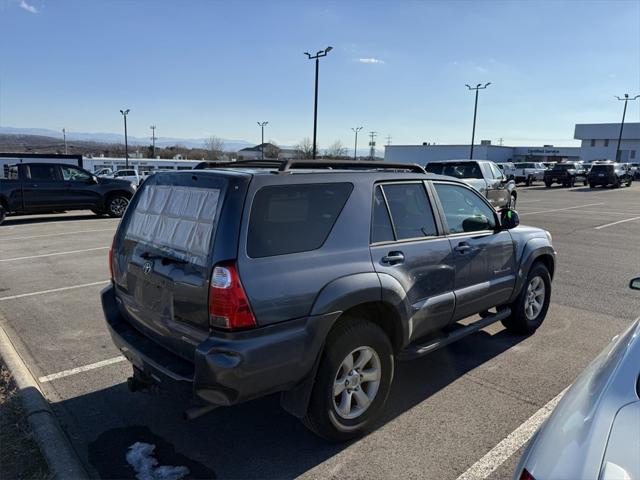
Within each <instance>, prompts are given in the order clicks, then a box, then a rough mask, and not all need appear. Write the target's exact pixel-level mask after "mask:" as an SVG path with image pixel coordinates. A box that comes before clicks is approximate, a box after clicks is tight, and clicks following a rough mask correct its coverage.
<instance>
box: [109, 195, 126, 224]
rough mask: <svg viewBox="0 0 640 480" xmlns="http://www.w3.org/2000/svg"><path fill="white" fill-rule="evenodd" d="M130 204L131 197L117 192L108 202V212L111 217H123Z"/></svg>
mask: <svg viewBox="0 0 640 480" xmlns="http://www.w3.org/2000/svg"><path fill="white" fill-rule="evenodd" d="M128 206H129V198H128V197H126V196H124V195H121V194H117V195H114V196H113V197H111V198H110V199H109V202H108V203H107V213H108V214H109V216H110V217H115V218H117V217H121V216H122V215H124V212H125V210H126V209H127V207H128Z"/></svg>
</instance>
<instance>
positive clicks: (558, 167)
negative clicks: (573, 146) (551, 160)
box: [553, 163, 576, 172]
mask: <svg viewBox="0 0 640 480" xmlns="http://www.w3.org/2000/svg"><path fill="white" fill-rule="evenodd" d="M572 168H574V169H575V168H576V166H575V165H574V164H573V163H563V164H557V165H555V166H554V167H553V169H554V170H555V171H556V172H564V171H566V170H570V169H572Z"/></svg>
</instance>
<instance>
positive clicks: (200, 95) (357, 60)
mask: <svg viewBox="0 0 640 480" xmlns="http://www.w3.org/2000/svg"><path fill="white" fill-rule="evenodd" d="M0 32H1V33H0V125H1V126H12V127H43V128H52V129H58V130H59V129H61V128H62V127H66V128H67V129H68V130H70V131H73V130H75V131H83V132H119V131H120V130H121V124H122V120H121V116H120V113H119V112H118V110H119V109H120V108H123V107H126V108H130V109H131V113H130V115H129V131H130V133H131V134H132V135H136V136H147V135H148V134H149V133H150V130H149V125H151V124H156V125H157V126H158V129H157V134H158V135H160V136H175V137H201V136H206V135H211V134H214V135H217V136H220V137H223V138H230V139H246V140H249V141H259V138H260V137H259V128H258V126H257V125H256V121H258V120H268V121H269V125H268V127H267V130H266V133H265V136H266V138H267V139H274V140H275V141H277V142H279V143H281V144H289V145H290V144H295V143H297V142H298V141H299V140H300V139H301V138H303V137H305V136H307V137H311V134H312V126H313V123H312V122H313V75H314V69H313V62H311V61H309V60H306V58H305V56H304V55H303V52H304V51H306V50H309V51H317V50H320V49H322V48H324V47H326V46H328V45H331V46H333V47H334V50H333V51H332V52H331V53H329V55H328V56H327V57H326V58H324V59H323V60H322V61H321V65H320V100H319V103H320V107H319V121H318V122H319V126H318V142H319V144H320V145H325V146H326V145H328V144H329V143H331V142H333V141H334V140H336V139H340V140H341V141H342V142H343V143H344V144H345V145H347V146H350V145H352V141H353V134H352V132H351V127H354V126H359V125H363V126H364V130H363V133H364V132H368V131H370V130H375V131H377V132H379V139H378V141H379V144H380V143H386V141H385V139H384V137H386V136H387V135H391V136H392V143H394V144H411V143H420V142H423V141H429V142H436V143H468V142H469V139H470V133H471V121H472V114H473V95H472V94H471V93H470V92H468V91H466V88H465V83H469V84H476V83H480V82H492V85H490V86H489V88H488V89H487V90H485V91H482V92H481V94H480V103H479V113H478V127H477V132H476V139H477V140H479V139H485V138H486V139H491V140H493V141H494V142H495V141H497V140H498V139H499V138H503V139H504V143H505V144H507V145H510V144H513V145H538V144H542V143H553V144H556V145H570V144H573V142H572V140H571V139H572V136H573V126H574V124H575V123H588V122H618V121H619V119H620V116H621V111H622V104H621V102H617V101H616V100H615V99H614V97H613V96H614V95H616V94H617V95H621V94H623V93H625V92H628V93H631V94H637V93H640V2H639V1H638V0H624V1H613V0H607V1H587V2H582V1H578V0H572V1H566V2H561V1H551V2H544V1H535V2H533V1H531V2H526V1H507V2H494V1H475V2H472V1H468V2H463V1H448V2H438V1H421V2H417V1H402V0H399V1H393V2H392V1H385V2H382V1H379V2H376V1H367V2H365V1H340V2H332V1H321V2H310V1H300V0H299V1H295V0H289V1H230V0H229V1H224V2H222V1H220V2H218V1H204V0H203V1H177V0H174V1H171V2H169V1H162V0H155V1H151V0H149V1H97V0H96V1H87V0H84V1H72V0H56V1H53V0H0ZM372 59H373V60H372ZM639 104H640V102H638V101H636V102H635V105H633V106H630V109H629V111H628V117H627V118H628V120H629V121H640V106H639ZM363 142H364V139H363ZM363 144H364V143H361V145H363Z"/></svg>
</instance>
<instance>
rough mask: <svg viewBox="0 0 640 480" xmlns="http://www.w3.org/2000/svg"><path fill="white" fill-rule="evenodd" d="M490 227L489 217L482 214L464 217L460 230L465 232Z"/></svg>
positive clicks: (488, 228) (478, 230)
mask: <svg viewBox="0 0 640 480" xmlns="http://www.w3.org/2000/svg"><path fill="white" fill-rule="evenodd" d="M491 228H492V226H491V223H490V222H489V219H488V218H487V217H485V216H484V215H478V216H476V217H468V218H465V219H464V221H463V222H462V230H463V231H465V232H480V231H482V230H490V229H491Z"/></svg>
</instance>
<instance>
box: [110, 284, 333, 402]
mask: <svg viewBox="0 0 640 480" xmlns="http://www.w3.org/2000/svg"><path fill="white" fill-rule="evenodd" d="M101 298H102V308H103V311H104V315H105V318H106V321H107V326H108V327H109V332H110V334H111V337H112V339H113V342H114V343H115V345H116V346H117V347H118V348H119V349H120V351H121V352H122V354H123V355H124V356H125V357H126V358H127V359H128V360H129V362H131V363H132V364H133V366H134V367H135V368H136V369H138V370H139V371H140V372H142V373H143V374H144V375H145V377H147V378H152V379H153V380H154V381H155V382H157V383H158V384H159V387H160V389H162V390H169V391H173V392H178V391H179V392H188V393H189V394H190V395H193V396H195V397H196V398H197V399H199V400H204V401H206V402H208V403H211V404H214V405H234V404H236V403H239V402H243V401H246V400H250V399H252V398H256V397H260V396H263V395H267V394H269V393H273V392H278V391H284V390H289V389H291V388H293V387H295V386H296V385H297V384H299V383H300V382H302V381H303V380H304V379H305V378H306V377H307V376H308V375H309V374H310V373H311V372H312V371H313V368H314V365H315V363H316V359H317V358H318V356H319V354H320V352H321V349H322V347H323V344H324V339H325V338H326V335H327V333H328V331H329V329H330V328H331V325H332V324H333V322H334V321H335V319H337V318H338V316H339V315H340V313H341V312H333V313H330V314H326V315H318V316H312V317H306V318H303V319H298V320H290V321H287V322H283V323H281V324H275V325H272V326H268V327H262V328H256V329H253V330H246V331H242V332H233V333H226V332H225V333H219V334H218V333H217V332H216V334H215V336H210V337H208V338H207V339H206V340H205V341H204V342H202V343H201V344H200V345H198V346H197V347H196V349H195V353H194V358H193V361H192V362H191V361H188V360H185V359H183V358H182V357H179V356H178V355H176V354H174V353H173V352H171V351H169V350H167V349H166V348H164V347H163V346H161V345H160V344H158V343H156V342H154V341H153V340H151V339H150V338H148V337H146V336H145V335H143V334H142V333H141V332H140V331H138V330H137V329H136V328H135V327H134V326H133V325H132V324H131V323H129V322H128V321H127V319H126V318H125V317H124V316H123V315H122V314H121V312H120V310H119V309H118V305H117V301H116V297H115V294H114V289H113V286H108V287H107V288H105V289H104V290H103V291H102V292H101Z"/></svg>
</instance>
